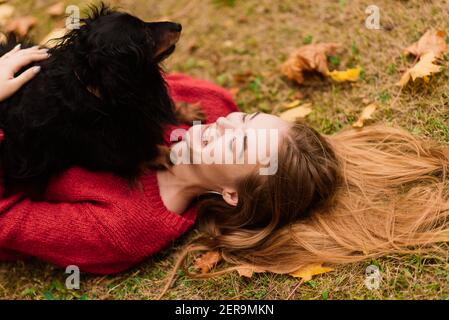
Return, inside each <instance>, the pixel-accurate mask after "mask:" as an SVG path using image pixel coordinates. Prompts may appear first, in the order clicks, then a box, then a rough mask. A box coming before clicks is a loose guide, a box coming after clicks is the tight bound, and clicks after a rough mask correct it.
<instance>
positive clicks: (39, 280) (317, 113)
mask: <svg viewBox="0 0 449 320" xmlns="http://www.w3.org/2000/svg"><path fill="white" fill-rule="evenodd" d="M11 2H12V3H13V4H14V5H16V6H17V8H18V9H19V12H20V14H29V13H31V14H34V15H36V16H37V17H39V18H40V25H39V26H38V28H37V29H36V30H35V31H33V33H34V35H35V36H36V37H37V38H38V39H40V38H42V37H43V36H44V35H45V34H46V33H47V32H48V31H50V30H51V29H52V28H53V26H54V25H55V24H56V23H57V21H52V20H50V19H49V18H48V17H46V16H45V14H44V13H42V8H43V7H45V6H46V5H47V4H50V3H53V2H55V1H50V0H20V1H19V0H13V1H11ZM66 2H67V4H69V3H70V4H73V3H80V4H82V3H86V1H66ZM114 2H115V3H117V4H119V5H120V6H122V7H123V8H126V9H127V10H129V11H131V12H133V13H135V14H137V15H139V16H140V17H142V18H145V19H148V20H154V19H160V18H163V17H164V18H167V19H173V20H176V21H178V22H181V23H182V24H183V27H184V29H183V37H182V40H181V42H180V44H179V46H178V49H177V51H176V52H175V54H174V55H173V56H172V57H171V58H170V59H169V60H168V61H167V63H166V68H167V70H169V71H180V72H185V73H188V74H190V75H192V76H195V77H199V78H205V79H209V80H211V81H214V82H216V83H219V84H221V85H223V86H225V87H228V88H233V89H235V88H239V91H238V93H237V95H236V100H237V102H238V104H239V106H240V107H241V108H242V109H243V110H245V111H252V110H262V111H265V112H271V111H272V110H278V109H279V108H280V107H281V106H282V105H283V104H285V103H288V102H291V101H293V100H295V99H297V98H298V97H301V100H303V101H304V102H309V103H311V104H312V106H313V109H314V111H313V112H312V114H310V115H309V117H308V123H309V124H310V125H312V126H313V127H315V128H317V129H318V130H319V131H321V132H323V133H333V132H336V131H338V130H340V129H341V128H342V127H344V126H347V125H350V124H351V123H352V122H353V121H354V119H355V118H356V117H357V115H358V114H359V113H360V112H361V110H362V109H363V107H364V105H365V104H367V103H370V102H377V103H378V104H379V105H380V108H379V110H378V112H377V113H376V117H375V119H374V121H376V122H385V123H392V124H397V125H400V126H403V127H405V128H408V129H409V130H411V131H412V132H413V133H415V134H419V135H425V136H430V137H433V138H435V139H437V140H439V141H441V142H443V143H448V142H449V127H448V125H449V82H448V79H449V71H448V65H449V63H448V62H447V61H448V60H449V57H448V56H446V58H445V59H446V60H445V62H444V64H445V71H444V72H442V73H440V74H438V75H436V76H435V77H433V78H432V80H431V82H430V84H428V85H425V86H424V85H422V83H416V84H413V85H412V86H410V87H408V88H406V89H404V90H403V91H402V92H401V91H400V90H399V88H398V87H396V86H395V83H396V82H397V81H398V80H399V78H400V74H401V72H402V71H404V70H405V69H406V68H407V67H409V66H410V65H411V63H412V62H413V59H408V58H404V57H403V56H401V52H402V49H403V48H404V47H406V46H408V45H409V44H411V43H412V42H414V41H416V40H417V39H418V38H419V37H420V36H421V35H422V34H423V33H424V32H425V31H426V30H427V29H428V28H429V27H434V28H437V29H443V30H446V31H449V2H448V1H445V0H441V1H437V0H435V1H429V0H428V1H423V0H415V1H412V0H410V1H399V0H376V1H374V3H375V4H376V5H377V6H378V7H379V8H380V10H381V24H382V26H383V29H382V30H368V29H366V28H365V26H364V19H365V17H366V14H365V13H364V11H365V8H366V7H367V6H368V5H370V4H373V1H371V0H370V1H362V0H347V1H344V0H340V1H337V0H325V1H324V0H323V1H312V0H296V1H294V0H291V1H290V0H283V1H269V0H259V1H255V0H251V1H240V0H235V1H232V0H214V1H212V0H202V1H200V0H164V1H149V0H148V1H147V0H145V1H144V0H122V1H114ZM310 37H311V38H312V39H313V42H328V41H332V42H340V43H342V44H343V45H344V46H345V48H346V49H347V50H346V52H345V53H344V54H343V55H341V56H340V65H338V66H334V67H337V68H345V67H348V66H351V65H360V66H362V67H363V68H364V77H363V79H362V80H361V81H359V82H357V83H355V84H335V83H332V82H329V81H327V80H324V79H320V78H310V79H309V80H308V82H307V83H306V84H305V85H304V86H302V87H297V86H295V85H293V84H291V83H289V82H288V81H286V80H285V79H284V78H283V77H282V76H281V75H280V73H279V65H280V64H281V63H282V62H283V61H284V60H285V58H286V57H287V56H288V54H289V53H290V52H291V51H292V50H293V49H294V48H296V47H298V46H300V45H302V43H303V42H304V41H306V42H307V41H308V40H310ZM194 232H195V231H193V233H194ZM190 236H192V234H190V235H187V236H185V237H183V238H182V239H179V240H178V241H176V242H175V243H174V244H173V245H172V246H171V247H170V248H168V249H167V250H165V251H164V252H162V253H160V254H158V255H156V256H155V257H153V258H150V259H149V260H148V261H146V262H145V263H143V264H141V265H140V266H138V267H136V268H134V269H132V270H130V271H128V272H126V273H123V274H120V275H116V276H105V277H101V276H100V277H99V276H92V275H83V276H82V287H81V290H79V291H73V290H66V289H65V287H64V281H65V276H64V271H63V270H61V269H59V268H55V267H53V266H50V265H48V264H45V263H43V262H38V261H32V262H27V263H24V262H17V263H1V264H0V298H11V299H18V298H20V299H22V298H30V299H45V298H47V299H52V298H58V299H59V298H64V299H85V298H87V299H152V298H155V297H156V296H157V294H158V293H159V291H160V289H161V288H162V286H163V284H164V277H165V276H166V274H167V272H169V271H170V269H171V267H172V263H173V258H174V254H175V253H176V252H177V250H178V249H179V248H181V246H182V244H183V243H185V241H186V240H187V239H188V238H189V237H190ZM442 249H443V250H442V253H441V254H439V255H427V254H426V253H422V254H421V255H412V256H388V257H383V258H381V259H378V260H374V261H367V262H365V263H358V264H353V265H348V266H339V267H337V268H336V271H334V272H331V273H328V274H325V275H323V276H320V277H317V278H315V279H314V280H312V281H309V282H307V283H305V284H303V285H301V286H300V287H299V288H298V289H297V290H296V292H295V294H294V295H293V297H292V298H293V299H327V298H329V299H449V294H448V292H449V264H448V261H449V260H448V250H447V249H448V247H447V246H445V245H442ZM369 264H376V265H378V266H379V267H380V270H381V274H382V282H381V286H380V288H379V289H377V290H372V291H370V290H368V289H367V288H366V287H365V285H364V279H365V275H364V271H365V267H366V266H367V265H369ZM296 284H297V281H296V280H295V279H293V278H291V277H288V276H283V275H274V274H259V275H256V276H254V277H253V279H251V280H248V279H243V278H240V277H239V276H238V275H236V274H229V275H226V276H223V277H218V278H215V279H211V280H192V279H189V278H187V277H185V276H184V275H183V274H182V273H181V272H180V273H179V277H178V280H177V281H176V283H175V286H174V288H173V289H172V290H170V292H169V293H168V295H167V296H166V297H167V298H171V299H285V298H287V297H288V296H289V294H290V293H291V292H292V290H293V288H294V287H295V286H296Z"/></svg>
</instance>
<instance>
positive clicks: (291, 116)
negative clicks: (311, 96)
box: [279, 103, 312, 122]
mask: <svg viewBox="0 0 449 320" xmlns="http://www.w3.org/2000/svg"><path fill="white" fill-rule="evenodd" d="M310 106H311V104H310V103H306V104H303V105H300V106H298V107H293V108H290V109H289V110H287V111H284V112H281V114H279V117H280V118H281V119H283V120H285V121H289V122H295V121H296V120H298V119H302V118H305V117H306V116H307V115H308V114H309V113H311V112H312V108H310Z"/></svg>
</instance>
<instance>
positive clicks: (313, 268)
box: [290, 263, 334, 282]
mask: <svg viewBox="0 0 449 320" xmlns="http://www.w3.org/2000/svg"><path fill="white" fill-rule="evenodd" d="M330 271H334V269H332V268H329V267H323V264H322V263H315V264H310V265H308V266H305V267H302V268H300V269H298V270H296V271H295V272H292V273H290V275H291V276H293V277H295V278H302V279H303V280H304V282H307V281H310V280H312V277H313V276H315V275H319V274H322V273H326V272H330Z"/></svg>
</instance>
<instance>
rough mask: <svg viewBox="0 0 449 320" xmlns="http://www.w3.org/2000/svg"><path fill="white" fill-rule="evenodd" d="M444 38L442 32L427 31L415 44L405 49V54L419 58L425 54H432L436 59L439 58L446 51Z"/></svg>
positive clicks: (444, 35) (444, 34)
mask: <svg viewBox="0 0 449 320" xmlns="http://www.w3.org/2000/svg"><path fill="white" fill-rule="evenodd" d="M445 38H446V33H445V32H444V31H435V30H427V32H426V33H424V35H423V36H422V37H421V38H420V39H419V40H418V41H417V42H415V43H414V44H412V45H411V46H409V47H408V48H406V49H405V53H406V54H413V55H415V56H417V57H419V58H420V57H422V56H423V55H424V54H426V53H429V52H433V53H434V54H435V57H436V58H440V57H441V55H442V54H443V53H444V52H445V51H447V49H448V46H447V44H446V39H445Z"/></svg>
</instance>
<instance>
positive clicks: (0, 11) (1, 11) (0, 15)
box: [0, 4, 15, 25]
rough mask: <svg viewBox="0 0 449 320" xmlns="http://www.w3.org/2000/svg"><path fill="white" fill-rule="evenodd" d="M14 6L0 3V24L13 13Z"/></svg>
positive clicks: (4, 22)
mask: <svg viewBox="0 0 449 320" xmlns="http://www.w3.org/2000/svg"><path fill="white" fill-rule="evenodd" d="M14 11H15V8H14V7H13V6H11V5H9V4H2V5H0V25H5V24H6V23H7V22H8V20H9V19H10V18H11V17H12V15H13V14H14Z"/></svg>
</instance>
